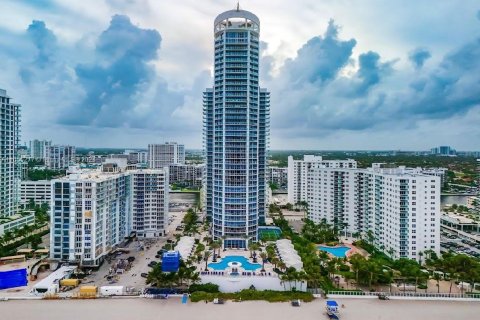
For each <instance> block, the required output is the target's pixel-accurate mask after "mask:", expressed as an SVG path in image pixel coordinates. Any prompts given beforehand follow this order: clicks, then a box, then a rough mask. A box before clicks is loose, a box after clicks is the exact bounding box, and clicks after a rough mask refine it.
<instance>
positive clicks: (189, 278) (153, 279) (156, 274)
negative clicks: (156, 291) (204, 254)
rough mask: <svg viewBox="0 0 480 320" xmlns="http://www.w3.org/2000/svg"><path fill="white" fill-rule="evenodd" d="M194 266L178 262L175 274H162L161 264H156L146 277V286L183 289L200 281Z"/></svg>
mask: <svg viewBox="0 0 480 320" xmlns="http://www.w3.org/2000/svg"><path fill="white" fill-rule="evenodd" d="M195 270H196V268H195V266H192V265H189V264H186V263H184V262H183V261H182V260H180V268H179V269H178V271H177V272H163V271H162V264H161V263H158V264H156V265H155V266H154V267H153V268H152V270H151V271H150V272H149V273H148V275H147V281H146V282H147V284H150V285H151V286H153V287H158V288H172V287H183V286H189V285H191V284H194V283H197V282H199V281H200V276H199V274H198V273H197V272H196V271H195Z"/></svg>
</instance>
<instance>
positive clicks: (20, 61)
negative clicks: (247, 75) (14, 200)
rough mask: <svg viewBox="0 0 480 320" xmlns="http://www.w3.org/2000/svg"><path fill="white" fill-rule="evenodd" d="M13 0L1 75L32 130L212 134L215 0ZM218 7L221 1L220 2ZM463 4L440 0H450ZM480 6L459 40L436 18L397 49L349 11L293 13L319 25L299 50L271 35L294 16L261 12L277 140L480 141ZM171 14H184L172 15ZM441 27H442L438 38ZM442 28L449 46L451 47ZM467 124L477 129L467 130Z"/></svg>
mask: <svg viewBox="0 0 480 320" xmlns="http://www.w3.org/2000/svg"><path fill="white" fill-rule="evenodd" d="M303 1H305V2H309V0H303ZM7 2H8V3H7V4H8V5H7V6H5V12H11V13H15V14H18V13H19V12H22V15H18V16H19V17H22V18H23V20H22V19H20V22H21V23H23V24H22V25H21V27H17V29H9V28H7V23H10V22H12V20H8V19H4V20H3V21H5V22H1V21H0V59H2V61H3V62H4V63H3V66H2V70H1V72H0V87H1V88H5V89H7V91H8V92H9V94H10V95H11V96H13V97H14V98H15V100H16V101H17V102H18V103H21V104H23V108H24V109H23V110H24V112H23V120H22V121H23V122H22V125H23V132H24V135H23V136H24V138H25V139H26V140H27V139H33V138H48V139H53V140H55V141H57V142H60V143H74V144H77V145H85V146H133V147H142V146H146V144H147V143H149V142H155V141H165V140H178V141H180V142H184V143H186V144H187V147H196V148H200V147H201V136H202V134H201V132H202V131H201V126H202V91H203V90H204V89H205V88H206V87H211V85H212V79H211V69H209V68H211V63H212V51H213V42H212V39H211V37H212V36H211V29H208V28H205V30H203V28H204V20H205V19H207V20H208V19H210V20H213V18H214V16H215V14H214V13H212V12H209V11H208V10H207V11H208V12H207V11H206V10H204V9H205V6H203V5H202V6H200V5H197V4H195V2H193V1H192V2H189V3H187V5H186V6H187V7H188V10H186V9H185V8H183V7H180V4H175V5H172V6H173V7H172V10H174V12H177V13H178V12H180V13H182V14H184V15H185V17H186V18H185V19H183V20H182V22H181V23H180V24H179V20H178V19H174V18H173V17H170V16H169V15H168V14H167V13H165V12H164V11H165V10H163V9H165V8H164V5H163V4H161V3H157V2H151V1H148V0H132V1H129V2H119V1H112V0H108V1H100V2H98V7H97V8H96V9H95V10H90V9H88V8H90V6H89V5H88V3H89V1H88V0H86V2H85V3H80V2H79V3H75V4H72V6H73V7H66V6H65V5H64V4H62V3H61V2H56V1H49V0H45V1H42V3H41V4H38V3H37V4H36V5H34V4H33V3H32V4H20V3H18V2H10V1H7ZM259 6H260V7H263V6H266V5H265V4H261V5H260V4H259ZM313 6H316V4H314V3H313V2H312V3H310V4H309V7H311V8H313ZM267 7H268V6H267ZM300 7H302V6H299V7H298V8H300ZM409 7H410V6H409ZM159 8H161V9H162V10H163V11H159V10H160V9H159ZM19 9H22V10H19ZM146 9H148V10H146ZM226 9H228V8H226ZM380 9H381V6H380V7H376V8H375V10H380ZM413 9H415V10H416V8H415V7H414V6H413ZM420 9H421V8H420ZM82 10H84V11H85V12H83V13H82V14H79V12H81V11H82ZM155 10H157V11H155ZM175 10H177V11H175ZM212 10H213V11H214V12H216V13H218V12H219V11H218V10H219V9H218V6H213V5H212ZM312 10H313V9H312ZM451 10H452V9H451V8H450V7H448V5H445V6H440V7H439V12H446V13H450V11H451ZM217 11H218V12H217ZM252 11H255V8H252ZM313 11H314V10H313ZM172 12H173V11H172ZM276 12H277V11H276ZM412 12H413V11H412ZM470 12H475V10H474V11H471V10H470ZM479 12H480V11H478V12H477V13H476V14H475V13H473V14H471V19H470V20H468V19H467V18H466V17H465V18H464V19H465V21H466V22H468V25H471V23H472V21H474V22H475V23H476V27H477V28H476V29H471V32H469V33H468V34H467V33H466V32H463V33H462V37H460V38H461V39H459V37H457V38H455V41H453V40H452V41H451V43H450V42H448V41H445V40H444V39H441V38H440V39H437V38H435V37H438V36H437V35H436V34H435V33H434V30H435V28H436V27H435V26H434V25H432V26H431V27H430V26H429V28H428V30H427V29H425V30H418V33H416V34H415V37H412V41H411V43H408V46H407V45H405V43H406V42H405V40H402V39H401V37H402V34H398V35H396V34H395V35H394V36H389V37H388V39H389V40H391V43H388V44H391V45H392V47H394V48H395V53H394V54H393V55H392V54H391V52H389V53H388V54H387V53H386V52H385V50H383V49H385V46H374V45H372V43H374V42H372V40H371V39H368V37H366V33H362V32H361V31H358V33H357V32H356V29H355V27H357V26H360V27H361V28H363V27H365V25H367V26H370V29H372V28H378V21H373V20H372V21H369V22H368V23H367V22H362V23H364V24H365V25H362V24H358V23H357V25H354V24H355V23H356V22H355V21H351V20H348V19H347V20H345V19H343V20H342V21H341V22H337V21H338V20H337V19H335V20H333V19H332V20H330V21H329V22H328V23H326V22H325V21H327V20H322V21H323V22H322V25H321V29H320V30H325V31H323V32H317V31H316V30H319V29H318V24H317V27H313V26H311V27H309V28H308V30H307V31H305V30H300V28H299V25H296V26H297V28H296V29H295V27H292V28H293V29H295V32H298V35H299V36H298V38H300V35H305V34H307V33H308V34H309V36H308V37H305V36H302V42H301V43H300V44H299V45H297V46H296V47H295V49H296V53H295V54H291V55H289V54H286V52H288V50H284V49H285V48H286V47H288V46H289V45H291V44H290V43H288V42H289V40H288V39H286V40H285V41H284V42H283V43H281V42H279V41H278V39H277V40H275V41H273V40H271V39H270V38H269V37H268V36H265V34H267V35H270V36H271V35H272V31H271V30H268V29H267V28H268V25H269V24H270V25H272V28H274V29H276V28H283V27H284V26H282V25H283V24H285V23H286V22H285V21H289V19H279V21H281V24H276V23H277V22H276V21H275V20H272V19H273V18H272V17H274V15H272V16H268V15H266V14H263V15H262V14H259V15H260V17H261V19H262V23H263V22H265V24H264V25H263V26H262V30H266V32H265V33H263V34H262V42H261V64H260V76H261V86H262V87H266V88H267V89H269V90H270V91H271V128H272V133H271V135H272V141H273V144H272V147H273V148H276V149H278V148H284V149H289V148H317V149H322V148H350V149H352V148H357V149H362V148H396V147H398V148H410V147H412V148H417V149H418V148H425V149H426V148H428V147H430V146H432V145H436V144H453V145H454V146H455V147H457V149H462V148H463V149H480V128H479V126H478V123H476V122H475V121H474V119H480V85H479V83H480V37H479V32H478V26H479V25H478V20H477V19H476V18H479V19H480V13H479ZM277 13H278V12H277ZM406 13H408V11H406ZM406 13H402V12H399V13H398V14H399V15H402V14H406ZM289 14H290V13H289ZM291 14H295V16H296V17H297V18H298V19H297V20H299V21H300V20H302V21H303V19H302V17H303V18H305V19H306V20H308V21H309V23H310V24H312V21H316V20H318V19H317V17H316V16H311V15H310V14H307V13H306V12H294V13H291ZM322 14H323V13H322ZM359 14H361V12H359ZM439 14H440V13H439ZM337 15H338V14H337ZM63 16H64V17H63ZM158 16H161V17H162V18H161V19H158ZM197 16H198V17H199V18H198V19H199V20H198V21H197V20H195V18H194V17H197ZM332 16H336V15H335V13H334V14H332ZM340 16H342V15H340ZM359 16H360V15H359ZM25 17H27V18H28V19H27V20H25ZM76 17H81V18H79V19H76ZM428 17H430V16H428ZM0 18H2V17H1V14H0ZM4 18H8V17H7V16H4ZM66 20H68V25H67V22H66ZM156 20H159V21H158V23H157V21H156ZM210 20H208V21H207V22H208V23H206V24H207V25H208V26H210V25H211V21H210ZM297 20H294V21H292V23H295V21H297ZM440 20H442V19H440ZM467 20H468V21H467ZM152 21H155V23H153V22H152ZM20 22H16V21H15V23H13V24H15V25H18V24H19V23H20ZM386 22H387V21H386V20H385V21H383V22H382V25H383V26H384V27H385V29H386V30H387V29H388V27H389V25H388V24H387V23H386ZM163 23H174V25H175V26H176V27H175V28H174V30H173V29H171V28H170V29H167V27H162V26H163ZM442 23H444V22H443V20H442ZM339 24H341V25H342V28H340V27H339ZM350 24H352V25H354V27H353V28H352V27H351V26H350ZM169 25H170V24H169ZM302 25H307V24H306V23H303V24H302ZM452 25H455V24H453V23H452ZM63 26H67V27H68V28H65V29H64V28H63ZM177 27H178V28H177ZM200 27H201V28H202V29H199V28H200ZM437 27H438V28H440V26H437ZM361 28H360V29H359V30H362V29H361ZM288 29H289V28H287V29H281V30H288ZM352 30H353V32H352ZM439 30H440V29H439ZM442 30H443V29H442ZM462 30H463V29H462ZM262 32H264V31H262ZM452 32H453V31H452ZM203 34H206V36H205V37H204V36H203ZM314 34H320V35H316V36H313V35H314ZM368 34H370V33H368ZM377 34H378V33H377ZM282 36H283V33H282ZM396 36H398V40H397V38H396ZM428 37H430V38H431V39H433V40H432V41H425V39H427V38H428ZM205 38H207V39H210V42H209V41H208V40H205ZM430 38H428V39H430ZM384 39H385V38H384ZM436 41H439V42H441V43H442V45H445V46H446V48H445V49H444V50H443V51H442V52H439V50H438V48H439V46H438V44H437V42H436ZM279 43H280V45H279ZM400 43H401V46H400V45H399V44H400ZM427 48H428V49H427ZM172 75H175V76H172ZM179 75H181V76H180V77H179ZM178 79H181V81H178ZM440 124H441V126H445V127H441V126H440ZM465 132H468V134H469V136H470V139H463V138H462V137H464V136H465ZM447 133H448V134H447ZM405 137H409V138H408V139H406V138H405ZM418 137H422V139H418ZM417 140H418V141H417ZM420 140H423V141H420Z"/></svg>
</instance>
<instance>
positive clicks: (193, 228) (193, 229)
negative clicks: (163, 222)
mask: <svg viewBox="0 0 480 320" xmlns="http://www.w3.org/2000/svg"><path fill="white" fill-rule="evenodd" d="M197 221H198V214H197V213H196V212H195V210H193V209H192V208H190V209H188V210H187V213H186V214H185V216H184V217H183V220H182V223H184V224H185V230H184V233H185V234H191V235H195V234H196V233H198V224H197Z"/></svg>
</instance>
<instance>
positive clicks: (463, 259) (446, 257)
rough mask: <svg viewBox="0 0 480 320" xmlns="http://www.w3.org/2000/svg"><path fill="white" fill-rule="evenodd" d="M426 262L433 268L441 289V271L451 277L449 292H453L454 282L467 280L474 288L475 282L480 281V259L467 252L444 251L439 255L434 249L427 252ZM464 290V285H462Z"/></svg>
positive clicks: (428, 266) (471, 288) (471, 287)
mask: <svg viewBox="0 0 480 320" xmlns="http://www.w3.org/2000/svg"><path fill="white" fill-rule="evenodd" d="M425 255H426V259H425V264H426V266H427V268H428V269H430V270H433V277H434V279H435V280H437V287H438V290H440V286H439V282H440V280H441V278H442V277H441V274H440V273H439V272H441V273H443V274H445V275H446V277H445V278H447V279H450V288H449V293H451V292H452V286H453V283H454V282H456V281H457V282H465V283H469V284H470V290H473V286H474V283H478V282H480V261H479V260H478V259H475V258H472V257H470V256H467V255H465V254H454V253H451V252H447V253H444V254H443V255H442V256H441V257H438V256H437V255H436V254H435V253H434V252H433V251H426V252H425ZM460 288H461V290H463V286H461V287H460Z"/></svg>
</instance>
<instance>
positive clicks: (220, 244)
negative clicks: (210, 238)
mask: <svg viewBox="0 0 480 320" xmlns="http://www.w3.org/2000/svg"><path fill="white" fill-rule="evenodd" d="M217 243H218V257H217V258H221V255H220V252H221V249H222V247H223V240H222V239H218V240H217Z"/></svg>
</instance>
